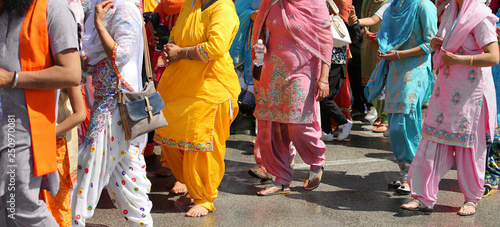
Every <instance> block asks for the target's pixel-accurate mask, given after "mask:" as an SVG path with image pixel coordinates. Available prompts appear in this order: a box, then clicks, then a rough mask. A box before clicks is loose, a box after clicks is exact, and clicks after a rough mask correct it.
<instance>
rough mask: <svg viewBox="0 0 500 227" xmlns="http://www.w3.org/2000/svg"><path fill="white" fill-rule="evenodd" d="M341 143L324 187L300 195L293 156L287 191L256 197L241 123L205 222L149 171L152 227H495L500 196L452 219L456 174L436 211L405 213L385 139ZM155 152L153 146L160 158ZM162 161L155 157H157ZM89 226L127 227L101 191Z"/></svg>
mask: <svg viewBox="0 0 500 227" xmlns="http://www.w3.org/2000/svg"><path fill="white" fill-rule="evenodd" d="M354 123H355V124H354V126H353V129H352V132H351V135H350V136H349V137H348V139H347V140H346V141H343V142H339V141H334V142H330V143H327V154H326V158H327V162H326V166H325V173H324V174H323V179H322V182H321V185H320V186H319V187H318V188H317V189H316V190H314V191H305V190H304V189H303V188H302V182H303V180H304V178H305V177H306V175H307V170H308V166H307V165H305V164H304V163H303V162H302V160H301V159H300V156H298V155H297V157H296V160H295V162H296V164H295V167H294V173H293V174H294V176H293V182H292V184H291V190H292V193H290V194H288V195H275V196H269V197H258V196H256V195H255V193H256V192H257V190H259V188H261V187H264V186H265V184H261V183H260V181H259V180H257V179H255V178H252V177H250V176H249V175H248V173H247V171H248V169H249V168H250V167H256V165H255V161H254V158H253V145H252V143H251V140H253V139H255V136H252V135H248V133H249V132H250V131H251V130H250V129H251V127H252V126H251V123H250V120H249V119H248V118H239V119H238V121H237V122H235V124H234V126H235V127H234V128H233V131H232V132H233V134H232V135H231V137H230V138H229V140H228V141H227V151H226V173H225V176H224V179H223V180H222V183H221V185H220V187H219V197H218V198H217V199H216V200H215V202H214V204H215V207H216V208H217V210H215V211H214V212H211V213H209V215H208V216H206V217H202V218H187V217H184V213H185V212H186V211H187V210H188V209H189V208H187V207H180V206H177V205H175V203H174V201H175V200H176V199H177V198H178V197H176V196H172V195H170V194H169V189H170V188H171V187H172V186H173V183H174V178H173V177H168V178H158V177H155V176H154V175H153V174H152V172H153V171H154V169H155V168H157V167H158V163H157V164H156V165H155V166H149V167H148V171H149V173H148V176H149V179H150V180H151V181H152V184H153V187H152V191H151V194H150V200H151V201H153V210H152V215H153V219H154V225H155V226H161V227H163V226H165V227H168V226H495V227H498V226H500V193H497V194H495V195H493V196H490V197H488V198H485V199H483V200H481V201H480V203H479V207H478V211H477V213H476V214H475V215H474V216H470V217H460V216H458V215H457V214H456V213H457V211H458V209H459V207H460V206H461V205H462V203H463V195H462V194H461V193H460V189H459V187H458V182H457V178H456V170H455V168H454V169H452V170H451V171H450V172H449V173H448V174H446V175H445V177H444V178H443V180H442V181H441V184H440V191H439V195H438V202H437V204H436V206H435V209H434V213H432V214H431V215H423V214H422V213H419V212H411V211H404V210H401V209H400V208H399V206H400V205H401V204H402V203H405V202H408V201H410V199H411V198H410V196H402V195H398V194H397V193H395V191H393V190H389V189H388V187H387V183H388V182H390V181H393V180H396V179H397V178H398V176H399V169H398V166H397V164H396V161H395V158H394V156H393V154H392V152H391V144H390V140H389V138H384V137H382V134H375V133H372V132H371V129H372V127H373V126H370V125H365V124H362V123H361V122H354ZM159 152H160V148H159V147H158V146H157V147H156V148H155V153H157V154H159ZM158 159H159V158H158ZM87 223H88V226H112V227H114V226H121V227H124V226H128V224H127V223H126V221H125V220H124V218H123V217H122V215H121V213H120V212H119V211H118V210H117V209H116V208H115V207H114V206H113V204H112V203H111V201H110V199H109V197H108V196H107V192H104V193H103V196H102V198H101V201H100V203H99V206H98V207H97V209H96V212H95V215H94V217H93V218H91V219H89V220H88V221H87Z"/></svg>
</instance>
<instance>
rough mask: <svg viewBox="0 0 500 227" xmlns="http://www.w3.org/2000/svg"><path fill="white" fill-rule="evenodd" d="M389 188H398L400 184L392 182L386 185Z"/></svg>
mask: <svg viewBox="0 0 500 227" xmlns="http://www.w3.org/2000/svg"><path fill="white" fill-rule="evenodd" d="M388 186H389V188H399V187H400V186H401V182H399V181H393V182H391V183H389V184H388Z"/></svg>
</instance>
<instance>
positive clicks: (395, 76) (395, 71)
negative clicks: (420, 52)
mask: <svg viewBox="0 0 500 227" xmlns="http://www.w3.org/2000/svg"><path fill="white" fill-rule="evenodd" d="M392 74H393V77H394V80H393V81H392V82H393V83H394V84H396V83H397V82H398V78H399V76H398V70H397V69H396V67H393V68H392Z"/></svg>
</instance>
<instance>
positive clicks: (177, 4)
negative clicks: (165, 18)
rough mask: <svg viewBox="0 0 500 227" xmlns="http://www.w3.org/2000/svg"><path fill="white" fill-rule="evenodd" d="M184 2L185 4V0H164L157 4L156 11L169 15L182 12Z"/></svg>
mask: <svg viewBox="0 0 500 227" xmlns="http://www.w3.org/2000/svg"><path fill="white" fill-rule="evenodd" d="M182 4H184V0H163V1H161V2H160V4H158V6H156V8H155V11H154V12H155V13H159V14H162V13H165V14H167V15H173V14H178V13H179V12H181V6H182Z"/></svg>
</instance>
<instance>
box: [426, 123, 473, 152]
mask: <svg viewBox="0 0 500 227" xmlns="http://www.w3.org/2000/svg"><path fill="white" fill-rule="evenodd" d="M422 137H424V138H426V139H430V140H433V141H437V142H440V143H443V144H448V145H460V146H465V147H473V146H474V143H475V142H476V137H475V136H474V135H473V134H467V133H452V132H448V131H445V130H439V129H436V128H435V127H432V126H429V125H426V124H424V126H423V128H422Z"/></svg>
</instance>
